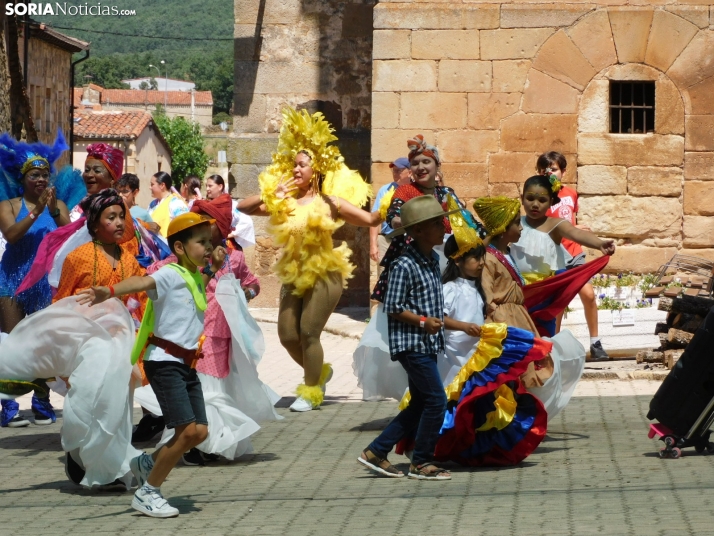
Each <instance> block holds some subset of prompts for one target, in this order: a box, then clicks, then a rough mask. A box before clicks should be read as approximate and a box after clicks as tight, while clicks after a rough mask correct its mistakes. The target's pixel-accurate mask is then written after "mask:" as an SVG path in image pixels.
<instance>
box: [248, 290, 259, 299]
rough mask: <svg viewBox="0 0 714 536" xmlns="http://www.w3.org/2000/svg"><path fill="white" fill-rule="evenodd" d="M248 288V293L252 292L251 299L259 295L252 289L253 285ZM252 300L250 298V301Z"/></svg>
mask: <svg viewBox="0 0 714 536" xmlns="http://www.w3.org/2000/svg"><path fill="white" fill-rule="evenodd" d="M247 290H248V294H250V300H252V299H253V298H255V297H256V296H257V295H258V294H257V293H256V292H255V290H254V289H252V288H251V287H248V289H247ZM250 300H248V301H250Z"/></svg>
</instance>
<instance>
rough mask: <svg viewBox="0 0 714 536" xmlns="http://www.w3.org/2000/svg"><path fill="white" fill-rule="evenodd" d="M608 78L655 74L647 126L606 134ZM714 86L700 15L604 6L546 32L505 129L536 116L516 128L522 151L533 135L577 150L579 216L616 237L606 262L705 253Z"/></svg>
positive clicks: (644, 262)
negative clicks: (652, 121)
mask: <svg viewBox="0 0 714 536" xmlns="http://www.w3.org/2000/svg"><path fill="white" fill-rule="evenodd" d="M697 23H698V24H697ZM610 79H613V80H628V79H629V80H635V79H636V80H654V81H655V82H656V84H657V95H658V99H659V102H658V104H657V105H656V106H657V109H656V121H657V125H656V128H655V133H654V134H646V135H614V134H609V132H608V130H609V129H608V119H607V118H608V104H609V101H608V94H609V93H608V89H607V88H608V87H609V80H610ZM713 90H714V32H711V31H709V29H708V24H706V25H705V24H703V23H701V21H697V20H692V21H689V20H686V19H685V18H683V17H681V16H679V15H677V14H674V13H671V12H669V11H665V10H662V9H652V8H644V9H642V8H637V7H624V8H619V7H610V8H602V9H598V10H595V11H592V12H590V13H588V14H587V15H584V16H583V17H581V18H580V19H579V20H578V21H577V22H576V23H575V24H574V25H572V26H570V27H569V28H566V29H561V30H559V31H557V32H555V33H554V34H553V35H552V36H551V37H549V38H548V39H547V40H546V41H545V42H544V44H543V45H542V46H541V48H540V49H539V51H538V53H537V54H536V56H535V57H534V59H533V63H532V66H531V69H530V70H529V73H528V78H527V83H526V87H525V91H524V95H523V99H522V102H521V113H520V114H518V115H515V116H512V117H510V118H508V119H506V120H504V122H503V124H502V129H503V130H502V132H503V131H504V130H506V131H507V130H508V129H509V128H512V127H517V126H518V123H519V122H521V123H530V124H531V125H533V124H540V125H543V128H541V129H540V132H537V131H536V132H530V133H527V132H524V133H523V136H522V137H523V138H527V139H524V140H523V141H524V142H525V143H524V144H523V145H522V147H525V148H526V149H528V150H531V149H532V147H530V145H529V143H530V144H531V145H532V144H533V143H534V142H536V143H537V138H538V134H540V135H541V136H542V139H544V140H546V143H548V144H549V147H552V148H553V149H555V150H559V151H561V152H563V153H564V154H566V157H569V158H568V160H569V162H573V163H575V161H576V159H575V154H577V166H578V173H577V187H578V190H579V191H580V193H581V194H582V197H581V212H580V217H581V221H582V222H583V223H588V224H589V225H590V226H591V227H592V228H593V230H595V231H596V232H599V233H600V234H603V235H606V236H608V235H609V236H612V237H613V238H617V239H618V240H619V241H620V243H621V246H622V247H620V248H619V250H618V253H617V254H616V255H615V257H613V260H612V262H611V263H610V268H611V269H614V270H623V269H637V270H638V271H652V270H655V269H656V268H657V267H658V266H659V265H660V264H662V263H663V262H665V261H666V260H667V259H668V258H669V257H671V255H672V254H674V253H675V252H676V251H677V250H678V248H680V249H681V248H682V246H683V247H684V248H700V249H697V250H696V251H689V250H686V249H685V252H687V253H690V254H700V255H705V256H708V257H712V258H714V249H711V248H712V247H714V223H713V222H711V221H710V218H707V217H706V216H710V215H714V193H710V192H712V191H713V190H714V188H711V187H709V185H713V184H712V183H711V182H709V183H707V182H705V181H711V180H714V98H713V97H711V95H712V94H713ZM509 123H511V125H509ZM554 129H558V130H559V132H558V133H557V135H556V133H555V132H553V130H554ZM506 137H507V139H508V136H506ZM541 143H542V141H541ZM571 167H574V166H572V165H571ZM575 180H576V177H575V174H574V173H571V176H570V177H569V181H570V182H574V181H575Z"/></svg>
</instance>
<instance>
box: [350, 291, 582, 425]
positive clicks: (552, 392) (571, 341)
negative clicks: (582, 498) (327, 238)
mask: <svg viewBox="0 0 714 536" xmlns="http://www.w3.org/2000/svg"><path fill="white" fill-rule="evenodd" d="M545 339H546V340H550V341H552V342H553V350H552V351H551V354H550V355H551V358H552V359H553V375H552V376H551V377H550V378H548V379H547V380H546V381H545V383H544V384H543V385H542V386H541V387H535V388H532V389H528V392H530V393H532V394H533V395H535V396H537V397H538V398H539V399H540V401H541V402H543V405H544V406H545V409H546V411H547V412H548V420H550V419H552V418H553V417H555V416H556V415H557V414H558V413H559V412H560V411H561V410H562V409H563V408H564V407H565V406H566V405H567V404H568V402H569V401H570V397H571V396H572V395H573V391H575V386H576V385H577V384H578V381H579V380H580V376H582V374H583V370H584V368H585V348H584V347H583V345H582V344H580V342H578V340H577V339H576V338H575V337H574V336H573V334H572V333H570V331H568V330H563V331H561V332H560V333H558V334H557V335H556V336H555V337H553V338H552V339H549V338H547V337H545ZM469 357H471V356H470V355H465V356H450V358H449V359H446V358H445V357H444V356H443V355H440V356H439V358H438V367H439V373H440V374H441V379H442V381H444V386H446V385H448V384H449V383H450V382H451V379H452V378H453V377H454V376H455V375H456V374H457V373H458V370H459V369H460V368H461V367H462V366H463V365H464V364H465V363H466V362H467V361H468V359H469ZM352 370H353V371H354V374H355V376H357V385H359V386H360V387H361V388H362V399H363V400H384V399H385V398H394V399H395V400H401V399H402V396H403V395H404V392H405V391H406V389H407V387H408V386H409V382H408V379H407V373H406V371H405V370H404V368H402V366H401V365H400V364H399V362H398V361H392V360H391V358H390V354H389V330H388V326H387V315H386V314H385V313H384V308H383V306H382V304H380V305H379V307H378V308H377V311H376V312H375V314H374V316H373V317H372V318H371V319H370V321H369V324H368V325H367V328H366V329H365V331H364V333H363V334H362V338H361V339H360V342H359V344H358V346H357V348H356V349H355V351H354V354H353V355H352Z"/></svg>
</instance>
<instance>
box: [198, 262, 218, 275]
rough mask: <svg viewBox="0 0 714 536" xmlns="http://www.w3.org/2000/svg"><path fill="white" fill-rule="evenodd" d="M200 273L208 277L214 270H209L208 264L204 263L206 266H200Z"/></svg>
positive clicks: (214, 273) (213, 273)
mask: <svg viewBox="0 0 714 536" xmlns="http://www.w3.org/2000/svg"><path fill="white" fill-rule="evenodd" d="M201 273H202V274H203V275H207V276H208V277H213V276H214V275H216V272H214V271H213V270H211V267H210V266H208V265H206V266H204V267H203V268H201Z"/></svg>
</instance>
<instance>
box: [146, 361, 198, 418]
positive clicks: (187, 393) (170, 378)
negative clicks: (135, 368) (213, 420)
mask: <svg viewBox="0 0 714 536" xmlns="http://www.w3.org/2000/svg"><path fill="white" fill-rule="evenodd" d="M144 372H145V373H146V377H147V378H148V379H149V383H150V384H151V388H152V389H153V390H154V394H155V395H156V399H157V400H158V401H159V406H161V413H162V414H163V416H164V422H165V423H166V427H167V428H176V427H177V426H181V425H184V424H189V423H192V422H195V423H196V424H205V425H208V419H207V418H206V403H205V402H204V400H203V390H202V389H201V382H200V380H199V379H198V376H197V375H196V369H192V368H190V367H189V366H188V365H184V364H183V363H176V362H174V361H144Z"/></svg>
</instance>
